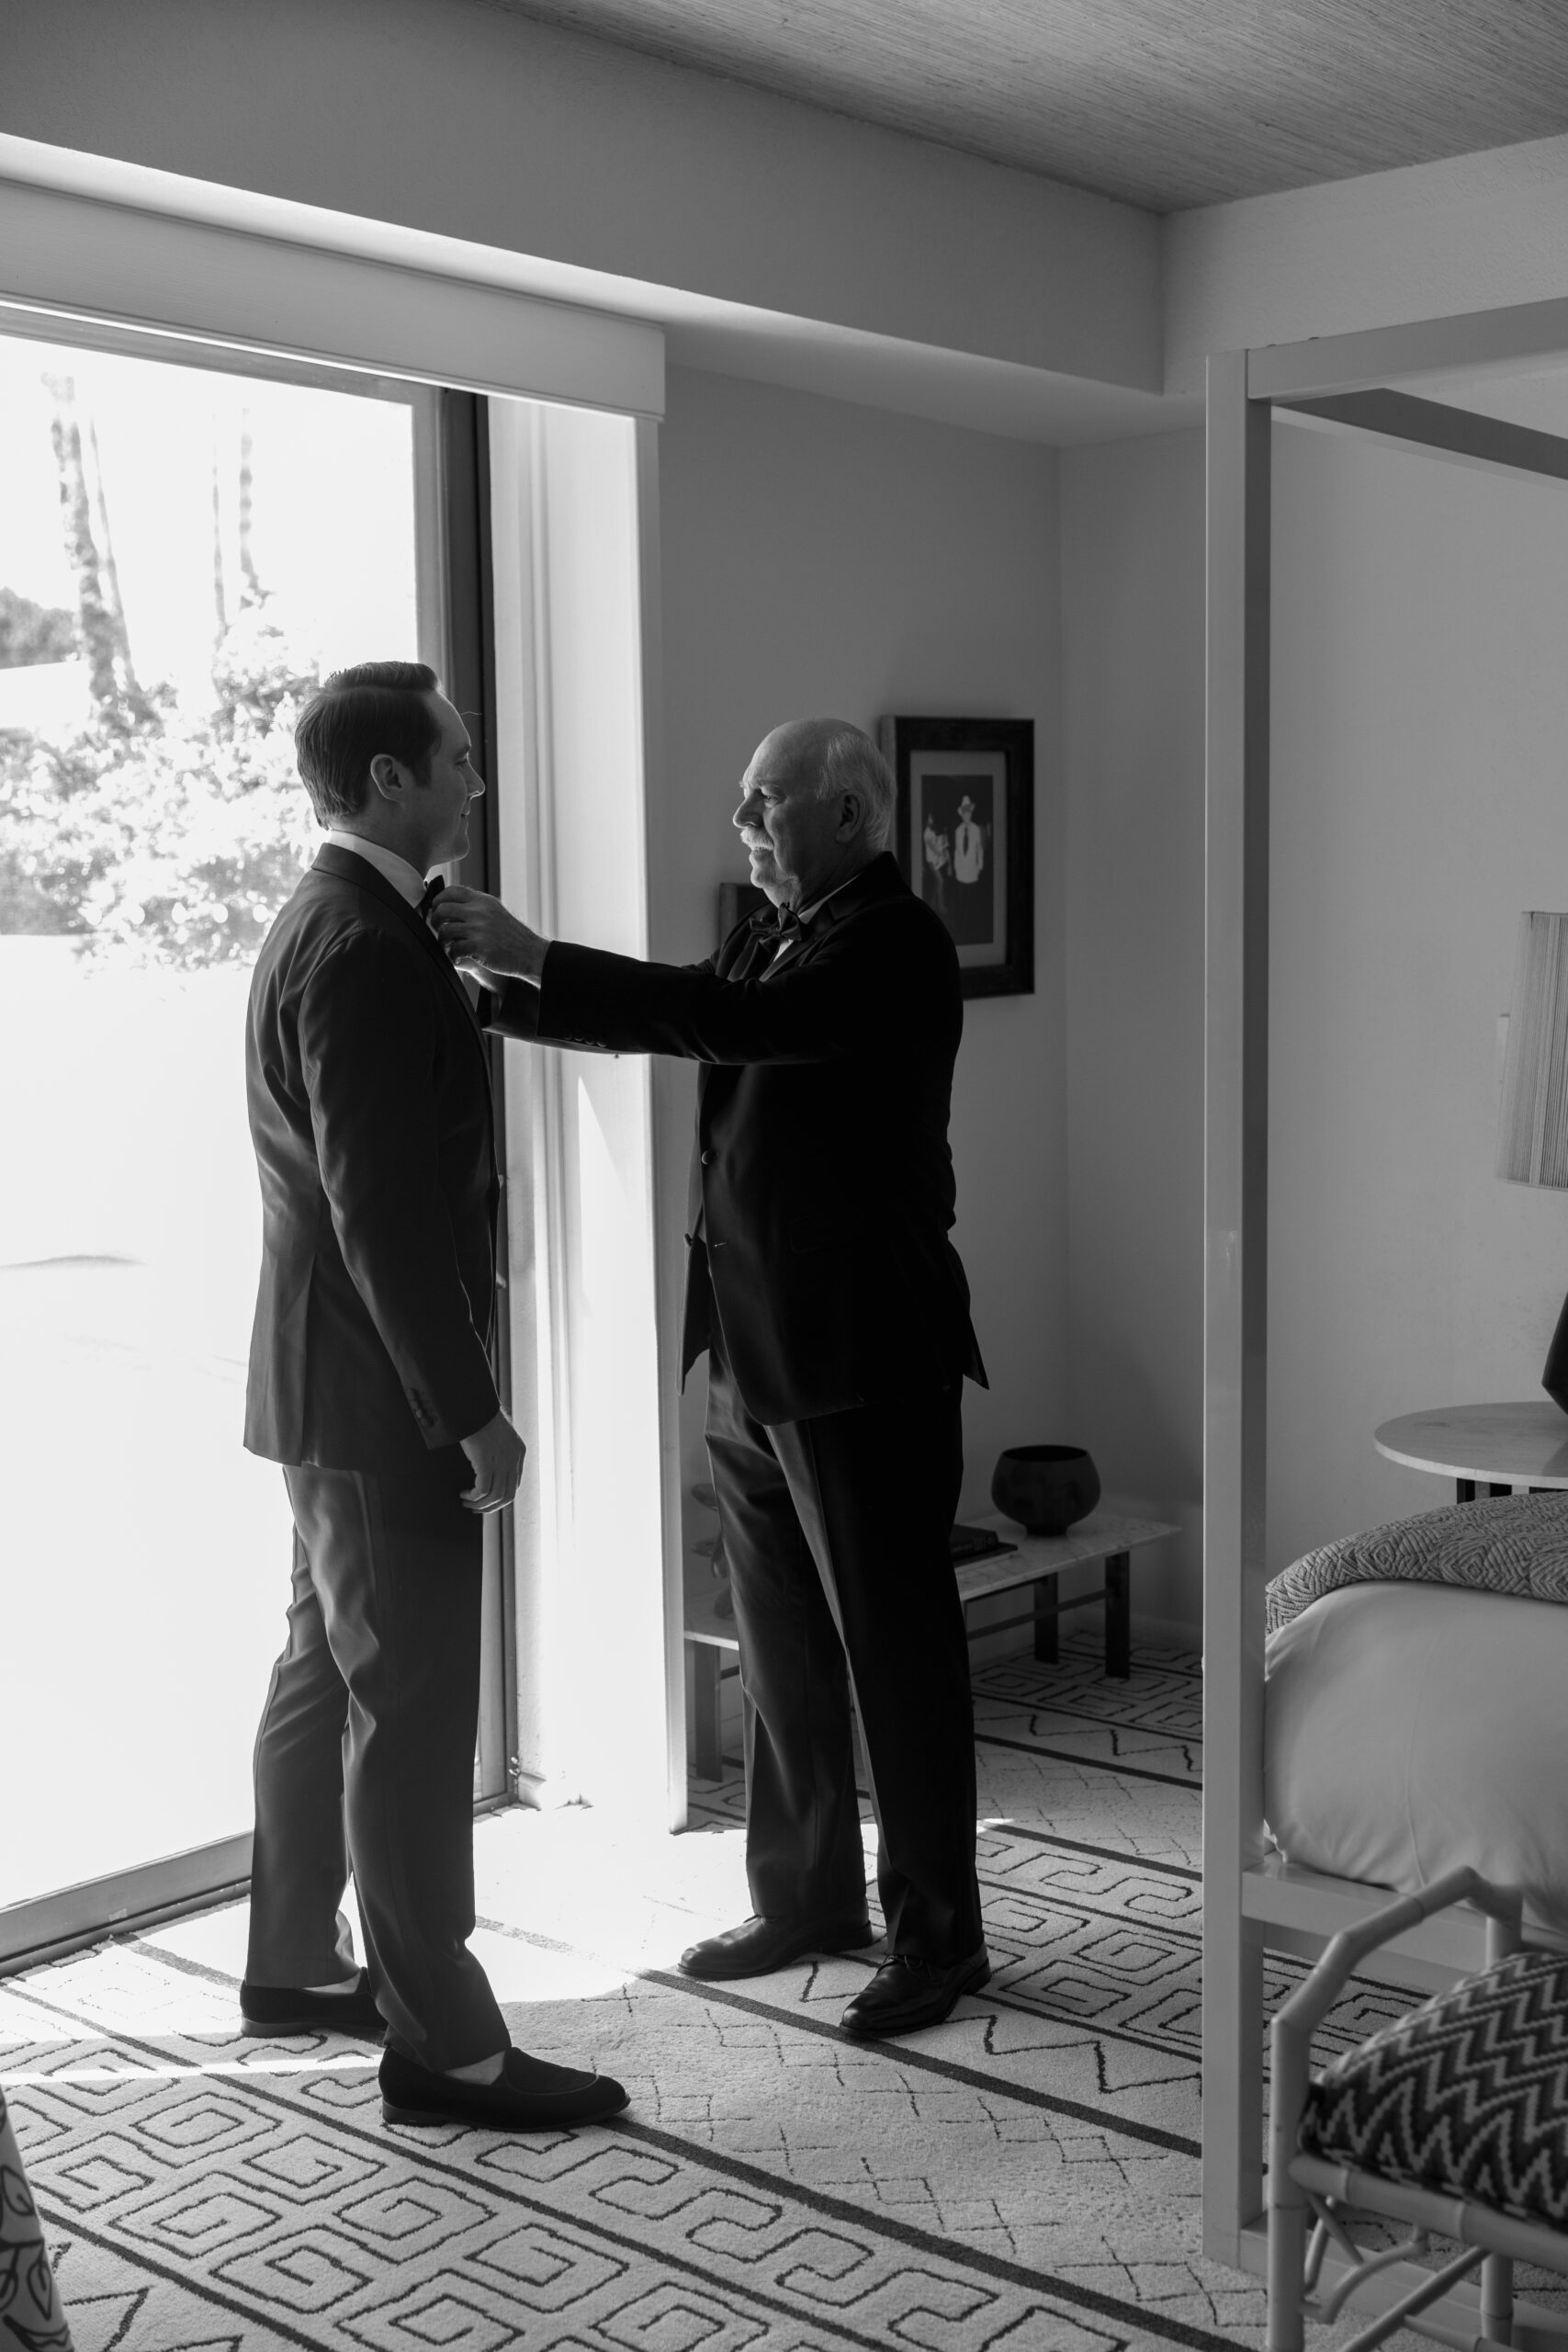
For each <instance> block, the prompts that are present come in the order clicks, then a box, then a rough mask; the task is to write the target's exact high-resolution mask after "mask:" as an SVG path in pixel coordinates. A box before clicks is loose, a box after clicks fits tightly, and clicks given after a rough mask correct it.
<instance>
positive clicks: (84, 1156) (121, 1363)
mask: <svg viewBox="0 0 1568 2352" xmlns="http://www.w3.org/2000/svg"><path fill="white" fill-rule="evenodd" d="M342 387H347V388H340V387H339V386H338V385H337V384H328V383H320V382H313V381H309V380H306V381H287V382H285V381H278V380H276V379H264V378H261V377H258V376H254V375H242V374H237V373H231V372H225V371H224V370H222V369H220V368H216V367H210V366H206V365H183V364H175V363H174V362H172V361H170V360H166V359H164V358H159V359H152V358H148V357H145V356H130V354H128V353H123V352H106V351H102V350H87V349H83V348H77V347H73V346H70V345H63V344H62V345H47V344H43V343H39V342H26V341H22V340H19V339H6V338H3V337H0V1103H3V1104H4V1114H3V1118H0V1136H3V1142H0V1562H3V1565H0V1704H3V1706H4V1711H5V1723H6V1755H7V1758H8V1759H10V1761H9V1766H8V1771H7V1783H8V1790H9V1795H8V1800H7V1804H6V1819H5V1825H4V1829H3V1830H0V1915H3V1914H4V1912H5V1911H6V1908H7V1907H8V1906H17V1905H26V1906H27V1909H26V1910H25V1911H20V1912H19V1911H17V1910H16V1909H14V1908H13V1909H12V1911H11V1923H10V1932H9V1937H8V1940H9V1946H10V1949H11V1950H12V1951H15V1950H17V1949H19V1948H23V1947H25V1946H27V1945H28V1944H35V1945H36V1944H37V1943H39V1942H41V1941H45V1940H48V1939H50V1938H51V1936H57V1935H59V1934H61V1933H62V1932H66V1931H68V1930H69V1929H70V1928H72V1926H73V1924H80V1922H81V1921H83V1920H86V1921H91V1920H92V1919H93V1918H95V1917H96V1918H98V1919H104V1918H107V1917H112V1916H113V1915H114V1913H115V1912H116V1911H117V1910H125V1909H127V1908H129V1909H131V1910H136V1909H139V1908H142V1907H145V1905H146V1904H147V1903H148V1902H149V1901H150V1900H156V1899H158V1897H159V1895H160V1894H163V1895H164V1896H169V1897H173V1896H177V1895H178V1894H182V1893H184V1892H186V1891H187V1890H188V1889H194V1888H195V1887H196V1885H197V1883H206V1884H213V1883H218V1882H220V1880H221V1879H222V1878H223V1877H224V1875H225V1870H226V1864H225V1857H227V1858H228V1863H229V1865H231V1867H228V1869H227V1874H228V1875H230V1876H238V1875H241V1874H243V1870H244V1869H245V1867H246V1862H245V1860H244V1853H243V1836H244V1833H245V1832H247V1831H248V1829H249V1826H250V1819H251V1792H250V1754H251V1743H252V1738H253V1735H254V1725H255V1720H256V1717H257V1714H258V1712H259V1709H260V1706H261V1702H262V1699H263V1695H264V1692H265V1684H266V1678H267V1672H268V1668H269V1665H270V1662H271V1660H272V1658H273V1657H274V1656H275V1654H276V1650H277V1648H278V1647H279V1645H280V1642H281V1638H282V1634H283V1608H284V1604H285V1602H286V1600H287V1593H288V1557H289V1544H290V1531H289V1523H288V1510H287V1505H286V1499H285V1496H284V1490H283V1483H282V1479H281V1477H280V1476H279V1475H278V1473H277V1471H276V1468H275V1467H273V1466H272V1465H270V1464H265V1463H261V1462H257V1461H254V1460H253V1459H252V1458H251V1457H250V1456H249V1455H248V1454H246V1453H244V1451H243V1447H242V1445H241V1442H240V1432H241V1423H242V1407H243V1389H244V1379H245V1363H246V1355H247V1351H248V1345H249V1337H250V1325H251V1314H252V1307H253V1304H254V1295H255V1278H256V1268H257V1261H258V1252H259V1230H260V1216H259V1203H258V1196H257V1189H256V1181H255V1171H254V1161H253V1159H252V1156H251V1149H250V1142H249V1136H248V1133H247V1128H246V1120H245V1104H244V1077H243V1015H244V1006H245V998H246V991H247V988H248V985H249V979H250V973H251V967H252V965H253V963H254V957H255V955H256V951H257V948H258V946H259V944H260V942H261V940H262V938H263V936H264V934H265V930H266V927H267V924H268V922H269V921H270V920H271V917H272V915H273V914H274V912H275V911H276V909H277V908H278V907H279V906H280V905H281V904H282V902H283V900H284V899H286V898H287V897H288V893H289V891H290V890H291V889H292V888H293V887H294V884H295V882H296V880H297V878H298V876H299V873H300V871H301V870H302V867H303V866H304V865H305V864H306V863H308V861H309V859H310V856H311V854H313V848H314V842H315V839H316V835H315V830H314V826H313V822H312V820H311V818H310V809H309V807H308V804H307V802H306V799H305V797H304V794H303V791H302V789H301V787H300V786H299V783H298V781H297V780H296V777H295V774H294V767H293V756H292V743H291V740H290V729H291V727H292V723H293V719H294V717H295V714H296V712H297V710H298V708H299V703H300V700H301V698H302V696H304V695H306V694H308V693H309V692H310V688H311V687H312V686H313V685H314V684H315V683H316V681H317V680H318V678H320V677H321V675H323V674H324V673H326V672H327V671H328V670H330V669H332V668H333V667H335V666H337V665H339V664H341V663H344V662H353V661H363V660H368V659H385V658H402V659H413V658H418V657H419V656H420V654H421V651H422V648H423V655H424V658H426V659H435V660H436V661H437V662H439V661H440V659H441V651H440V648H439V646H438V645H436V646H434V648H433V646H432V641H431V640H432V629H431V627H430V622H429V612H430V607H431V597H430V594H429V582H428V580H426V582H425V583H424V585H425V594H424V595H423V599H422V594H421V571H420V563H419V561H418V560H416V538H419V537H421V532H420V530H418V529H416V515H420V514H421V513H422V512H423V511H424V509H422V505H421V497H420V494H419V490H418V477H419V464H420V463H421V462H423V458H422V456H421V452H422V449H423V451H424V453H425V454H426V455H428V454H429V451H430V450H432V449H434V427H433V413H434V396H433V395H424V394H421V393H417V392H414V391H412V390H410V389H409V388H407V387H396V386H392V385H380V384H378V383H375V382H373V381H372V380H371V379H353V378H344V379H342ZM422 402H427V403H428V406H427V407H423V408H422V406H421V403H422ZM426 506H428V501H427V502H426ZM424 552H425V555H426V560H427V561H428V555H429V550H428V548H426V549H425V550H424ZM422 605H423V609H424V612H425V616H426V617H425V625H424V627H423V629H422V626H421V611H422ZM191 1849H198V1850H197V1853H196V1854H194V1855H193V1854H191ZM182 1854H186V1855H188V1856H190V1859H189V1860H188V1861H187V1863H186V1865H185V1866H184V1871H183V1876H182V1871H181V1869H180V1867H178V1866H175V1865H173V1864H170V1863H169V1861H168V1858H170V1857H176V1856H179V1855H182ZM203 1857H205V1859H203ZM154 1865H156V1866H157V1867H156V1868H152V1869H151V1875H149V1871H150V1868H151V1866H154ZM160 1873H161V1874H160ZM105 1881H110V1882H117V1883H118V1882H123V1884H117V1885H111V1886H109V1887H108V1888H107V1890H105V1891H103V1892H102V1893H100V1894H99V1895H98V1896H97V1897H96V1898H92V1897H89V1898H87V1899H85V1900H83V1901H79V1902H77V1903H76V1905H74V1908H73V1905H71V1904H70V1903H69V1902H67V1903H66V1904H65V1905H64V1906H63V1908H62V1907H61V1905H60V1902H59V1901H58V1899H57V1898H58V1895H59V1891H60V1890H62V1889H70V1888H73V1887H78V1886H80V1885H81V1884H82V1883H83V1882H105ZM117 1894H118V1899H116V1897H117ZM43 1897H48V1898H51V1901H50V1902H48V1903H45V1904H42V1905H39V1898H43ZM29 1922H31V1923H32V1924H33V1926H34V1927H36V1928H37V1933H33V1932H31V1930H30V1929H29V1926H28V1923H29ZM6 1941H7V1932H6V1922H5V1920H4V1917H0V1958H3V1957H4V1951H5V1946H6Z"/></svg>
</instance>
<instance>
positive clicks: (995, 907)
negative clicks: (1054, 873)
mask: <svg viewBox="0 0 1568 2352" xmlns="http://www.w3.org/2000/svg"><path fill="white" fill-rule="evenodd" d="M877 741H878V742H879V743H880V745H881V747H882V752H883V756H884V757H885V758H886V762H887V763H888V765H889V767H890V768H891V769H892V770H893V774H894V776H895V779H896V780H897V786H898V806H897V815H896V817H895V819H894V827H893V850H894V854H895V855H896V856H897V860H898V864H899V865H900V867H901V868H902V870H903V874H904V878H905V880H906V881H907V882H908V885H909V888H911V889H912V890H914V891H916V892H918V893H919V896H920V897H921V898H922V899H924V900H925V902H926V904H927V906H929V907H931V908H932V909H934V910H935V911H936V913H938V914H939V915H940V916H941V917H942V922H944V923H945V924H946V925H947V928H948V930H949V931H950V932H951V933H952V934H953V944H954V945H955V946H956V948H957V950H958V967H959V971H960V974H961V976H962V978H963V983H964V995H965V996H1030V995H1032V993H1033V990H1034V721H1033V720H1032V718H884V719H881V720H879V721H878V724H877Z"/></svg>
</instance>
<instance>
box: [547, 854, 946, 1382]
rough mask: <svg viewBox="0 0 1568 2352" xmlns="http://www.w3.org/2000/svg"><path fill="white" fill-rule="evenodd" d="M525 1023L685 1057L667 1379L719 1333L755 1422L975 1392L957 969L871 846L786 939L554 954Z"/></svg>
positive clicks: (890, 862)
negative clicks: (955, 1110)
mask: <svg viewBox="0 0 1568 2352" xmlns="http://www.w3.org/2000/svg"><path fill="white" fill-rule="evenodd" d="M517 985H519V986H521V985H522V984H517ZM514 995H515V989H509V990H508V992H507V1001H506V1003H504V1004H503V1006H502V1012H501V1019H500V1025H501V1026H503V1027H510V1026H512V1025H513V1024H512V1023H511V1022H510V1021H509V1020H508V1019H507V1018H506V1014H507V1012H509V1011H510V1010H511V1000H513V997H514ZM535 1019H536V1033H537V1035H538V1036H539V1037H540V1038H541V1039H544V1040H552V1041H554V1042H555V1043H557V1044H559V1045H569V1046H570V1045H577V1046H598V1047H600V1048H605V1047H607V1048H609V1049H610V1050H612V1051H615V1052H641V1053H666V1054H681V1055H685V1056H688V1057H691V1058H692V1059H694V1060H695V1061H697V1062H698V1063H700V1064H701V1065H702V1067H701V1069H700V1072H699V1076H698V1081H697V1133H696V1141H695V1147H694V1153H693V1159H692V1183H691V1197H690V1216H689V1220H688V1223H689V1231H688V1235H687V1239H688V1244H689V1250H690V1256H689V1260H688V1267H687V1282H686V1315H685V1335H684V1345H683V1349H682V1374H684V1373H685V1372H686V1371H688V1370H689V1369H690V1368H691V1365H692V1364H693V1363H694V1361H695V1359H696V1358H697V1357H698V1356H699V1355H700V1354H701V1353H702V1351H704V1349H705V1348H706V1347H707V1346H708V1344H709V1342H710V1340H711V1339H712V1338H713V1337H714V1333H715V1327H717V1332H718V1335H719V1336H720V1338H721V1339H722V1341H723V1346H724V1351H725V1355H726V1357H727V1359H728V1363H729V1366H730V1369H731V1372H732V1373H733V1374H734V1378H735V1382H736V1385H737V1386H738V1388H739V1392H740V1396H741V1398H742V1400H743V1401H744V1403H745V1405H746V1407H747V1408H748V1410H749V1411H750V1413H751V1414H752V1415H754V1417H755V1418H756V1419H758V1420H760V1421H763V1422H780V1421H795V1420H805V1419H809V1418H811V1417H813V1416H815V1415H817V1414H819V1413H835V1412H841V1411H844V1410H846V1409H848V1408H851V1407H852V1406H855V1405H858V1404H861V1403H863V1402H865V1401H866V1400H867V1399H868V1398H870V1397H880V1396H884V1395H886V1394H888V1393H890V1392H893V1391H896V1390H897V1389H899V1388H900V1387H903V1388H908V1387H909V1386H911V1385H922V1386H927V1385H941V1384H942V1383H944V1382H950V1381H956V1380H958V1379H960V1378H961V1377H962V1376H963V1375H964V1374H969V1375H970V1377H972V1378H973V1379H976V1380H977V1381H980V1382H982V1383H984V1381H985V1376H986V1375H985V1371H984V1368H983V1366H982V1364H981V1362H980V1354H979V1350H978V1348H977V1346H976V1340H975V1334H974V1330H973V1329H972V1327H971V1324H970V1320H969V1286H968V1283H967V1282H966V1281H965V1279H964V1268H963V1266H962V1264H961V1263H960V1261H959V1257H958V1252H957V1251H956V1250H954V1248H953V1244H952V1242H951V1241H950V1240H949V1238H948V1235H949V1231H950V1229H951V1227H952V1225H953V1198H954V1188H953V1156H952V1153H951V1151H950V1150H949V1148H948V1140H947V1128H948V1116H949V1109H950V1104H951V1098H952V1091H953V1061H954V1059H955V1057H956V1055H957V1052H958V1042H959V1037H960V1035H961V1034H962V1031H963V1026H964V1005H963V999H962V996H961V994H960V991H959V981H958V956H957V951H956V949H955V948H954V946H953V941H952V939H951V938H950V937H949V935H948V933H947V931H946V930H945V928H944V927H943V925H942V922H941V921H940V920H939V918H938V917H937V916H936V915H935V914H934V913H933V912H932V910H931V909H930V908H929V907H927V906H925V905H924V904H923V903H922V902H921V900H920V899H918V898H916V897H915V895H914V893H913V892H912V891H911V890H910V889H909V888H908V884H907V883H906V882H905V881H904V878H903V876H901V874H900V873H899V871H898V867H897V863H896V862H895V860H894V859H893V858H892V857H891V856H890V855H887V854H883V855H882V856H879V857H877V858H875V859H874V860H873V861H872V863H871V864H870V865H867V866H866V867H864V868H863V871H862V872H861V873H860V874H859V875H857V876H855V877H854V879H853V880H852V882H850V883H847V884H846V885H845V886H844V888H842V889H840V890H839V891H837V892H835V894H834V895H833V897H832V898H830V899H828V900H827V901H826V903H825V904H824V905H823V906H822V907H820V908H819V909H818V911H817V913H816V914H815V916H814V917H813V919H812V921H811V922H810V923H809V925H807V926H806V927H804V928H803V929H802V930H801V931H799V932H798V933H796V934H795V936H794V937H793V938H792V939H791V940H790V944H788V945H787V946H783V947H781V946H780V934H779V933H778V931H777V929H776V927H775V918H774V917H773V913H772V912H771V910H770V911H766V912H764V913H762V914H761V915H759V916H754V917H752V919H751V920H750V922H747V923H742V924H739V925H738V926H737V928H736V929H735V930H734V931H732V932H731V933H730V934H729V936H728V938H727V939H726V940H725V942H724V944H723V946H722V947H721V948H720V949H719V952H718V955H717V956H716V957H714V958H711V959H709V960H708V961H707V962H705V963H702V964H696V965H690V966H685V967H676V966H671V965H660V964H642V963H637V962H635V961H633V960H631V959H630V958H627V957H626V956H611V955H604V954H602V953H600V952H598V951H597V950H595V949H592V948H587V947H574V946H569V945H567V944H564V943H556V944H552V945H551V947H550V948H549V950H548V952H547V956H546V958H545V965H544V971H543V974H542V978H541V985H540V988H539V990H538V996H537V1006H536V1014H535ZM517 1025H518V1026H519V1028H521V1027H522V1026H523V1023H522V1021H521V1020H520V1021H519V1022H518V1024H517Z"/></svg>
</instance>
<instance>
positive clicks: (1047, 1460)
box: [991, 1445, 1100, 1535]
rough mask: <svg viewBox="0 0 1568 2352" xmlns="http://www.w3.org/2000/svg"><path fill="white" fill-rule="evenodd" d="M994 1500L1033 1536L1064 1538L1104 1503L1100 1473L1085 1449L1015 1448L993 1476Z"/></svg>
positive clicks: (1041, 1446)
mask: <svg viewBox="0 0 1568 2352" xmlns="http://www.w3.org/2000/svg"><path fill="white" fill-rule="evenodd" d="M991 1500H992V1501H993V1502H994V1503H995V1505H996V1507H997V1509H998V1510H1001V1511H1006V1513H1007V1515H1008V1517H1009V1518H1010V1519H1020V1520H1021V1521H1023V1524H1024V1525H1025V1527H1027V1528H1028V1530H1029V1532H1030V1533H1031V1535H1065V1534H1066V1532H1067V1530H1068V1528H1069V1527H1071V1526H1072V1525H1073V1523H1074V1521H1077V1520H1080V1519H1087V1518H1088V1517H1089V1512H1090V1511H1091V1510H1093V1509H1094V1507H1095V1505H1096V1503H1097V1502H1098V1501H1099V1500H1100V1473H1099V1471H1098V1470H1097V1469H1096V1468H1095V1466H1094V1464H1093V1463H1092V1462H1091V1461H1090V1460H1089V1455H1088V1454H1087V1453H1085V1452H1084V1450H1083V1447H1082V1446H1081V1445H1010V1446H1009V1448H1008V1450H1007V1452H1006V1453H1004V1454H1003V1455H1002V1456H1001V1457H1000V1459H999V1460H998V1464H997V1466H996V1470H995V1472H994V1473H993V1474H992V1477H991Z"/></svg>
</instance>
